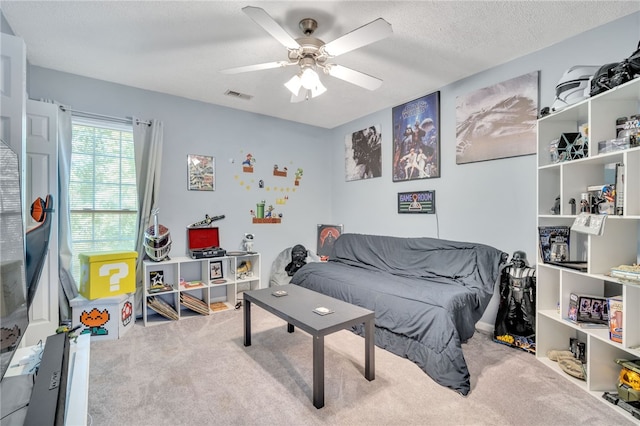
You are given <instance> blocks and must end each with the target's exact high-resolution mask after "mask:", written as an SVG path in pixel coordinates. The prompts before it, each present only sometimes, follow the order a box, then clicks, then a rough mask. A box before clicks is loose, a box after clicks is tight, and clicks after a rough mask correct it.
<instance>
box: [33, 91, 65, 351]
mask: <svg viewBox="0 0 640 426" xmlns="http://www.w3.org/2000/svg"><path fill="white" fill-rule="evenodd" d="M26 135H27V153H26V179H25V180H26V182H25V190H24V194H25V197H26V199H27V203H28V205H29V206H31V203H33V201H34V200H36V199H37V198H38V197H41V198H42V199H43V200H44V199H45V198H46V196H47V195H48V194H51V195H52V197H53V208H54V209H55V211H54V212H53V213H49V214H51V215H52V223H51V234H50V238H49V250H48V253H47V257H46V260H45V264H44V267H43V268H42V275H41V276H40V281H39V283H38V289H37V291H36V294H35V297H34V299H33V303H32V304H31V308H30V309H29V327H28V328H27V332H26V333H25V340H26V345H27V346H30V345H35V344H36V343H38V342H39V341H40V340H42V341H44V340H46V338H47V336H50V335H52V334H54V333H55V331H56V328H57V327H58V323H59V309H58V303H59V302H58V292H59V291H60V290H59V287H60V285H59V279H58V214H59V212H58V107H57V106H56V105H54V104H50V103H45V102H38V101H32V100H27V125H26ZM28 211H29V210H27V212H28ZM36 225H37V222H36V221H34V220H33V218H32V217H31V216H30V215H28V218H27V229H30V228H32V227H33V226H36Z"/></svg>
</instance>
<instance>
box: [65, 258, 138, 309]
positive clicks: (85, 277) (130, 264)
mask: <svg viewBox="0 0 640 426" xmlns="http://www.w3.org/2000/svg"><path fill="white" fill-rule="evenodd" d="M78 257H79V258H80V289H79V292H80V294H82V295H83V296H84V297H85V298H87V299H89V300H95V299H101V298H103V297H112V296H117V295H119V294H126V293H133V292H135V291H136V258H137V257H138V253H137V252H135V251H108V252H99V253H97V252H96V253H80V254H79V255H78Z"/></svg>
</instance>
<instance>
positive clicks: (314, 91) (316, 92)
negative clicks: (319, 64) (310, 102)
mask: <svg viewBox="0 0 640 426" xmlns="http://www.w3.org/2000/svg"><path fill="white" fill-rule="evenodd" d="M326 91H327V88H326V87H324V85H323V84H322V83H321V82H320V80H318V84H317V85H316V87H314V88H312V89H311V97H312V98H316V97H318V96H320V95H322V94H323V93H324V92H326Z"/></svg>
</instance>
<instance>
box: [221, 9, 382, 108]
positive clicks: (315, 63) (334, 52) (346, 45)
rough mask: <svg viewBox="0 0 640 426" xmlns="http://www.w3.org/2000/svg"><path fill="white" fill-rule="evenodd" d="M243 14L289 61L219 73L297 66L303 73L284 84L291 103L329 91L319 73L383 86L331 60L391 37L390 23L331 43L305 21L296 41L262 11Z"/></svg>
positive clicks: (371, 25) (358, 30)
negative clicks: (324, 39) (271, 40)
mask: <svg viewBox="0 0 640 426" xmlns="http://www.w3.org/2000/svg"><path fill="white" fill-rule="evenodd" d="M242 11H243V12H244V13H245V14H247V15H248V16H249V17H250V18H251V19H253V20H254V21H255V22H256V23H257V24H258V25H260V26H261V27H262V28H263V29H264V30H266V31H267V32H268V33H269V34H271V36H273V37H274V38H275V39H276V40H278V41H279V42H280V43H281V44H282V45H283V46H284V47H286V48H287V52H288V60H286V61H275V62H267V63H264V64H255V65H247V66H242V67H236V68H228V69H224V70H221V71H220V72H222V73H224V74H239V73H243V72H248V71H259V70H266V69H271V68H284V67H288V66H292V65H297V66H299V67H300V71H299V72H298V73H297V74H296V75H294V76H293V78H291V79H290V80H289V81H287V82H286V83H285V84H284V85H285V87H287V89H289V90H290V91H291V93H292V95H291V102H300V101H303V100H309V99H311V98H315V97H317V96H320V95H321V94H323V93H324V92H325V91H326V90H327V89H326V87H324V85H323V84H322V82H321V81H320V77H319V75H318V71H322V73H323V74H328V75H330V76H332V77H336V78H339V79H341V80H344V81H346V82H349V83H351V84H355V85H356V86H360V87H363V88H365V89H369V90H375V89H377V88H378V87H380V85H381V84H382V80H380V79H379V78H376V77H373V76H370V75H368V74H365V73H362V72H360V71H356V70H353V69H351V68H347V67H344V66H342V65H338V64H334V63H329V62H328V61H329V60H330V59H333V58H335V57H336V56H339V55H342V54H344V53H347V52H350V51H352V50H355V49H358V48H360V47H362V46H366V45H367V44H371V43H374V42H376V41H378V40H382V39H383V38H386V37H388V36H390V35H391V34H392V33H393V30H392V29H391V24H389V23H388V22H387V21H385V20H384V19H382V18H378V19H376V20H374V21H371V22H369V23H368V24H365V25H363V26H361V27H359V28H356V29H355V30H353V31H351V32H349V33H347V34H345V35H343V36H341V37H339V38H337V39H335V40H333V41H332V42H329V43H325V42H323V41H322V40H320V39H318V38H315V37H313V33H314V31H315V30H316V29H317V28H318V23H317V22H316V20H315V19H312V18H305V19H302V20H301V21H300V23H299V24H298V25H299V27H300V29H301V30H302V33H303V34H304V36H303V37H300V38H297V39H294V38H293V37H291V35H289V33H287V32H286V31H285V30H284V29H283V28H282V27H281V26H280V25H279V24H278V23H277V22H276V21H275V20H274V19H273V18H272V17H271V16H270V15H269V14H268V13H267V12H265V11H264V10H263V9H261V8H259V7H252V6H246V7H243V8H242Z"/></svg>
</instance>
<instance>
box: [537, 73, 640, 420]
mask: <svg viewBox="0 0 640 426" xmlns="http://www.w3.org/2000/svg"><path fill="white" fill-rule="evenodd" d="M638 113H640V79H635V80H633V81H631V82H629V83H626V84H624V85H621V86H619V87H617V88H614V89H612V90H609V91H607V92H605V93H602V94H600V95H597V96H594V97H591V98H589V99H587V100H585V101H582V102H580V103H578V104H575V105H572V106H570V107H567V108H566V109H564V110H562V111H560V112H557V113H555V114H552V115H549V116H546V117H543V118H541V119H540V120H538V173H537V176H538V182H537V186H538V191H537V193H538V194H537V197H538V199H537V206H538V207H537V208H538V212H537V222H538V226H558V225H564V226H571V225H572V224H573V222H574V219H575V218H576V216H575V214H572V212H571V205H570V204H569V201H570V200H571V199H572V198H573V199H575V200H576V201H577V202H578V203H579V201H580V198H581V193H583V192H586V188H587V187H588V186H592V185H600V184H602V183H603V179H605V172H604V170H605V165H610V164H613V163H622V164H624V165H625V169H626V170H625V181H624V185H623V187H622V188H620V189H622V190H623V191H624V203H623V207H624V211H623V214H622V215H620V216H618V215H609V216H607V218H606V220H605V227H604V234H603V235H600V236H596V235H587V234H578V233H575V232H571V235H570V259H571V260H577V261H585V262H586V263H587V271H586V272H579V271H576V270H572V269H567V268H562V267H556V266H552V265H550V264H545V263H543V262H542V261H541V253H538V264H537V288H536V290H537V300H536V309H537V313H536V358H537V359H538V360H539V361H541V362H543V363H544V364H546V365H548V366H549V367H551V368H552V369H554V370H556V371H557V372H558V373H559V374H560V375H562V376H563V377H565V378H567V380H571V381H573V382H574V383H575V384H576V385H578V386H580V387H581V388H582V389H583V390H584V391H586V392H588V393H590V394H591V395H593V396H594V397H597V398H598V399H599V400H601V401H603V402H604V403H605V404H608V405H609V406H611V407H612V408H614V409H616V410H618V411H620V412H621V413H623V414H625V415H627V416H629V417H630V418H631V416H630V414H629V413H628V412H626V411H624V410H622V409H620V408H618V407H616V406H614V405H613V404H610V403H608V402H606V401H605V400H604V399H603V398H602V394H603V393H604V392H605V391H608V392H616V385H617V383H618V374H619V372H620V366H619V365H617V364H616V363H615V362H614V360H615V359H616V358H627V359H633V358H640V284H637V283H636V284H634V283H632V282H629V281H626V282H625V281H622V280H619V279H617V278H612V277H611V276H609V275H607V274H608V273H609V271H610V268H612V267H616V266H618V265H622V264H625V265H631V264H634V263H638V259H639V255H640V254H639V250H640V249H639V245H640V243H639V241H638V235H639V232H640V148H639V147H635V148H633V147H632V148H626V149H624V150H619V151H614V152H609V153H604V154H598V142H599V141H603V140H610V139H614V138H615V137H616V119H617V118H619V117H624V116H626V117H629V116H631V115H635V114H638ZM585 124H587V125H588V133H589V138H588V140H589V153H588V155H587V156H586V157H585V158H582V159H577V160H571V161H564V162H559V163H553V162H552V160H551V155H550V152H549V143H550V142H551V141H552V140H554V139H556V138H558V137H559V136H560V134H561V133H565V132H578V131H579V128H580V126H583V125H585ZM558 196H559V197H560V199H559V201H560V212H559V214H553V213H551V210H552V209H553V207H554V202H555V200H556V197H558ZM577 211H578V212H579V211H580V209H579V207H578V208H577ZM538 251H540V249H538ZM571 293H579V294H589V295H595V296H604V297H613V296H622V299H623V309H624V315H623V340H622V343H617V342H614V341H612V340H610V339H609V330H608V329H587V328H581V327H579V326H577V325H574V324H572V323H570V322H569V321H567V320H566V317H567V313H568V309H569V295H570V294H571ZM573 337H577V338H578V339H579V340H580V341H582V342H585V343H586V350H587V358H586V359H587V363H586V373H587V380H586V381H582V380H578V379H574V378H573V377H571V376H569V375H567V374H565V373H564V372H562V371H561V370H560V369H559V367H558V365H557V363H555V362H552V361H550V360H549V359H548V357H547V352H548V351H549V350H552V349H563V350H566V349H568V346H569V339H570V338H573Z"/></svg>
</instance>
